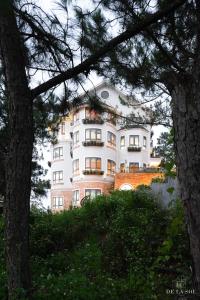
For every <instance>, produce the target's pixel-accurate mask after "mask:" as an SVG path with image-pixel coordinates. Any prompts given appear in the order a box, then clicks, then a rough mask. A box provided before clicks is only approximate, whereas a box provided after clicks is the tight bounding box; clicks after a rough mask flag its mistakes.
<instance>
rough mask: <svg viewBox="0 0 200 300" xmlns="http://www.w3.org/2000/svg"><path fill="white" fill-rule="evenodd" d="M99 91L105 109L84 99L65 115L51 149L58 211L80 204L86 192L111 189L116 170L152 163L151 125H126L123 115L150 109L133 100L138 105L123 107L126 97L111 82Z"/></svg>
mask: <svg viewBox="0 0 200 300" xmlns="http://www.w3.org/2000/svg"><path fill="white" fill-rule="evenodd" d="M92 92H93V93H94V91H90V95H91V97H92ZM95 92H96V95H97V96H98V97H99V98H100V99H101V101H102V102H103V103H105V110H106V112H103V113H101V114H100V113H97V112H95V111H94V110H93V109H91V108H90V107H89V106H88V104H87V103H86V102H84V103H85V104H83V105H81V106H79V107H77V108H76V109H73V110H72V111H71V112H70V115H69V116H68V117H65V118H63V120H62V123H61V124H60V126H59V131H58V136H57V143H56V144H55V145H52V147H51V153H52V161H51V166H52V183H51V205H52V209H53V210H62V209H67V208H69V207H70V206H71V205H77V206H78V205H80V201H81V200H82V199H83V198H84V197H85V196H92V197H93V196H95V195H98V194H101V193H108V192H109V191H110V190H112V189H113V187H114V180H115V174H116V173H118V172H134V171H135V170H137V169H139V168H148V167H150V166H151V165H152V164H153V160H152V158H151V151H152V148H151V127H150V125H142V126H141V125H136V124H135V125H129V126H125V123H124V120H125V119H124V118H123V117H124V116H128V115H130V113H131V112H133V113H134V114H135V115H136V116H138V117H139V116H145V114H147V113H148V110H147V109H145V108H144V107H142V106H140V105H139V104H138V102H136V101H135V100H133V99H132V104H135V106H133V105H131V106H129V107H128V106H125V105H122V104H121V100H120V98H121V99H124V100H125V99H126V100H127V99H128V98H127V96H126V95H124V94H123V93H121V92H120V91H119V90H117V89H116V88H115V87H113V86H112V85H110V84H108V83H105V82H104V83H102V84H101V85H99V86H97V87H96V88H95ZM82 98H84V96H82ZM120 116H123V117H120Z"/></svg>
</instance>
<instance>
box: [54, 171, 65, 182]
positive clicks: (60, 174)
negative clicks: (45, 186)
mask: <svg viewBox="0 0 200 300" xmlns="http://www.w3.org/2000/svg"><path fill="white" fill-rule="evenodd" d="M61 181H63V171H56V172H53V183H59V182H61Z"/></svg>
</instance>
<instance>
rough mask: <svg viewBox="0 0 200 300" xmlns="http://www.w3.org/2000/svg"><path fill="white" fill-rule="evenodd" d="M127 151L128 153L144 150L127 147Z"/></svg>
mask: <svg viewBox="0 0 200 300" xmlns="http://www.w3.org/2000/svg"><path fill="white" fill-rule="evenodd" d="M127 150H128V152H140V151H141V150H142V148H141V147H138V146H129V147H127Z"/></svg>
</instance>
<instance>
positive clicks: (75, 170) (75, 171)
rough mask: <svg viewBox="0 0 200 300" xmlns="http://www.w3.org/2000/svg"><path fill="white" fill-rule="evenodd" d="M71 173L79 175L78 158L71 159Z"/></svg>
mask: <svg viewBox="0 0 200 300" xmlns="http://www.w3.org/2000/svg"><path fill="white" fill-rule="evenodd" d="M73 175H74V176H76V175H79V159H75V160H74V161H73Z"/></svg>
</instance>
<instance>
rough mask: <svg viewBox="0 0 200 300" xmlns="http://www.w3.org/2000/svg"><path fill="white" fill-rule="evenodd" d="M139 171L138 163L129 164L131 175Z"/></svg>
mask: <svg viewBox="0 0 200 300" xmlns="http://www.w3.org/2000/svg"><path fill="white" fill-rule="evenodd" d="M137 169H139V163H137V162H130V163H129V172H130V173H133V172H134V171H135V170H137Z"/></svg>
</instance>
